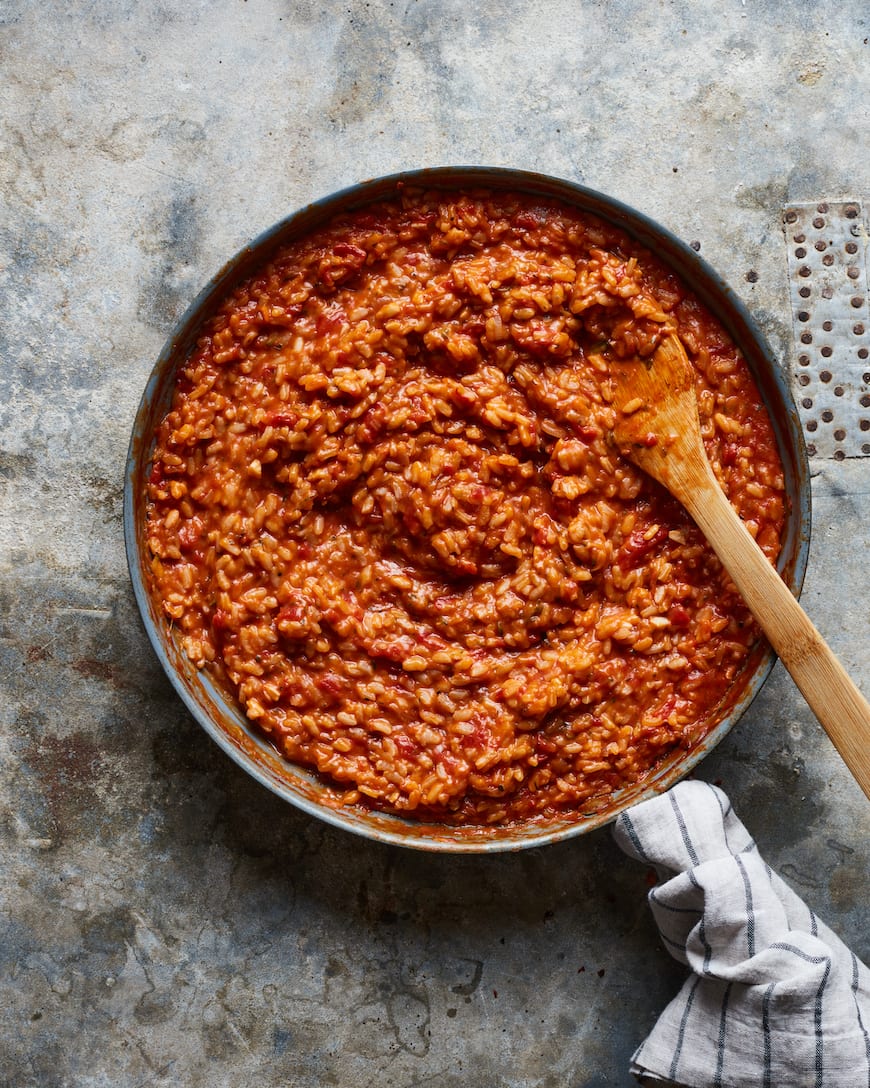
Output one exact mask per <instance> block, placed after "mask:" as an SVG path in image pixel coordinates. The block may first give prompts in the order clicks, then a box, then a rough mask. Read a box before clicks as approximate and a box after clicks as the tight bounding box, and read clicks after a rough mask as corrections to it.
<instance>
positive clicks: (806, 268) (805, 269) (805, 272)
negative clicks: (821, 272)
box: [798, 265, 813, 279]
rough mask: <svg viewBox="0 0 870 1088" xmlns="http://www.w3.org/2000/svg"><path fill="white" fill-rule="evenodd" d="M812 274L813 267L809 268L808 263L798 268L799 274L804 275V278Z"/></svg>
mask: <svg viewBox="0 0 870 1088" xmlns="http://www.w3.org/2000/svg"><path fill="white" fill-rule="evenodd" d="M812 274H813V272H812V269H811V268H809V266H808V265H804V266H803V267H802V268H799V269H798V275H799V276H803V277H804V279H806V277H807V276H811V275H812Z"/></svg>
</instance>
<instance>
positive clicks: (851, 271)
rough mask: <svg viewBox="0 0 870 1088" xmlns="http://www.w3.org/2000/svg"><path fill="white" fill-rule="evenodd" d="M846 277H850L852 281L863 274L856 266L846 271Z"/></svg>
mask: <svg viewBox="0 0 870 1088" xmlns="http://www.w3.org/2000/svg"><path fill="white" fill-rule="evenodd" d="M846 275H847V276H848V277H849V279H850V280H856V279H857V278H858V277H859V276H860V275H861V273H860V272H859V270H858V269H857V268H856V267H855V266H854V265H852V267H851V268H847V269H846Z"/></svg>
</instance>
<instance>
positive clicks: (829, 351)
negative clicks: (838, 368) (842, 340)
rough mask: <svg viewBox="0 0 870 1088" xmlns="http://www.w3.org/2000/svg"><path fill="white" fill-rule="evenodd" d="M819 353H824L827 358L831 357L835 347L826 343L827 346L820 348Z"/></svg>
mask: <svg viewBox="0 0 870 1088" xmlns="http://www.w3.org/2000/svg"><path fill="white" fill-rule="evenodd" d="M819 353H820V354H821V355H823V356H824V357H825V358H826V359H830V357H831V356H832V355H833V353H834V350H833V348H831V347H829V346H828V345H827V344H825V346H824V347H823V348H820V349H819Z"/></svg>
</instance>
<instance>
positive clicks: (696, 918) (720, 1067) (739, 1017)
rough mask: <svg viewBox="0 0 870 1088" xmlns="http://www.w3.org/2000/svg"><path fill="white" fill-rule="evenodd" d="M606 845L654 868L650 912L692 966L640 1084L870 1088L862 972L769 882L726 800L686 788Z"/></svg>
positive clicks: (644, 806)
mask: <svg viewBox="0 0 870 1088" xmlns="http://www.w3.org/2000/svg"><path fill="white" fill-rule="evenodd" d="M614 837H615V838H616V841H617V842H618V844H619V845H620V846H621V847H622V849H623V850H624V851H625V852H626V853H627V854H629V855H630V856H632V857H635V858H637V859H639V860H640V861H644V862H647V863H648V864H650V865H653V866H655V868H656V870H657V871H658V875H659V881H660V882H659V883H658V884H657V885H656V886H655V887H654V888H653V889H652V890H651V891H650V893H649V903H650V907H651V909H652V912H653V915H654V917H655V920H656V924H657V925H658V928H659V932H660V934H661V937H662V940H663V941H664V944H665V946H666V948H667V949H668V951H669V952H670V954H671V955H672V956H673V957H674V958H675V959H677V960H679V961H680V962H681V963H685V964H686V965H687V966H688V967H690V968H691V969H692V972H693V974H692V975H691V976H690V977H689V978H688V979H687V980H686V982H685V984H684V986H683V988H682V990H681V991H680V993H679V995H678V996H677V997H676V998H675V999H674V1000H673V1001H672V1002H671V1003H670V1005H668V1007H667V1008H666V1009H665V1011H664V1012H663V1013H662V1015H661V1017H660V1018H659V1020H658V1022H657V1023H656V1025H655V1027H654V1028H653V1030H652V1032H651V1033H650V1035H649V1037H648V1038H647V1039H646V1040H645V1041H644V1042H643V1043H642V1044H641V1046H640V1047H639V1048H638V1049H637V1051H636V1052H635V1054H634V1057H633V1059H632V1066H631V1071H632V1073H634V1074H635V1076H637V1077H638V1078H640V1079H641V1080H642V1082H643V1083H644V1084H677V1085H685V1086H689V1088H710V1086H715V1088H718V1086H720V1085H721V1086H722V1088H803V1086H806V1088H870V971H868V969H867V967H866V966H865V965H864V964H863V963H862V962H861V961H860V960H859V959H858V958H857V957H856V956H855V955H854V954H853V953H852V952H850V951H849V949H848V948H846V946H845V945H844V944H843V942H842V941H841V940H840V939H839V937H837V936H836V935H835V934H834V933H833V932H832V931H831V930H830V929H828V927H827V926H826V925H825V924H824V923H823V922H821V921H820V920H819V919H818V918H817V917H816V916H815V915H814V914H813V912H812V911H811V910H810V909H809V908H808V907H807V906H806V904H804V903H803V901H802V900H801V899H800V898H799V897H798V896H797V895H796V894H795V893H794V892H793V891H792V890H791V889H790V888H789V887H788V886H787V885H786V884H785V883H784V882H783V881H782V880H781V879H780V878H779V877H778V876H777V875H776V873H774V872H773V871H772V870H771V869H770V867H769V866H768V865H767V864H765V862H764V860H763V859H762V858H761V856H760V854H759V853H758V848H757V846H756V845H755V842H754V841H753V839H752V837H751V836H750V835H749V833H748V832H747V830H746V828H745V827H744V826H743V824H742V823H741V822H740V821H739V820H738V819H737V817H736V816H735V814H734V810H733V809H732V807H731V804H730V802H729V800H728V798H727V797H726V796H725V794H724V793H723V792H722V791H721V790H720V789H717V788H716V787H715V786H711V785H708V784H707V783H705V782H698V781H691V782H681V783H679V784H678V785H677V786H675V787H674V788H673V789H671V790H669V791H668V792H667V793H664V794H662V795H661V796H659V797H654V798H653V799H652V800H649V801H644V802H642V803H641V804H639V805H637V806H635V807H634V808H632V809H630V810H629V811H628V812H625V813H623V814H622V815H621V816H620V817H619V818H618V820H617V821H616V826H615V828H614Z"/></svg>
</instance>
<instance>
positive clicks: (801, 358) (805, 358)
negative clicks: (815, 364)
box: [798, 355, 810, 366]
mask: <svg viewBox="0 0 870 1088" xmlns="http://www.w3.org/2000/svg"><path fill="white" fill-rule="evenodd" d="M798 362H799V363H800V365H801V366H809V365H810V357H809V355H798Z"/></svg>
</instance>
